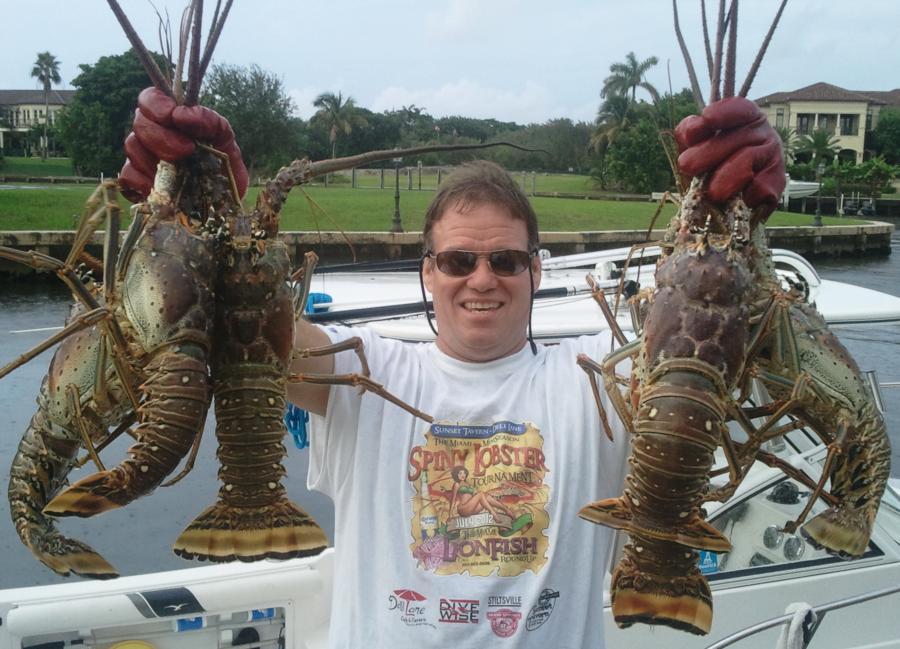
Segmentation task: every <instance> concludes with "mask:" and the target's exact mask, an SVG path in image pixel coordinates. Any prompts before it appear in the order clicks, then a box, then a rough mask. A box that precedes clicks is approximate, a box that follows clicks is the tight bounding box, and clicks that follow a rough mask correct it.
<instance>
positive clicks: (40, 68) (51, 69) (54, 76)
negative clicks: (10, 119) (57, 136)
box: [31, 52, 62, 160]
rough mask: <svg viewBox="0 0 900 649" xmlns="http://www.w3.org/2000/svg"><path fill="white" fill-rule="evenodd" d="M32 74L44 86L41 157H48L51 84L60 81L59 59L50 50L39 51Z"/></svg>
mask: <svg viewBox="0 0 900 649" xmlns="http://www.w3.org/2000/svg"><path fill="white" fill-rule="evenodd" d="M31 76H32V77H34V78H36V79H37V80H38V81H40V82H41V86H42V87H43V88H44V140H43V142H44V146H43V147H42V149H41V157H42V158H43V159H44V160H46V159H47V143H48V140H47V124H48V122H49V121H50V86H51V85H52V84H54V83H60V82H61V81H62V77H60V76H59V61H57V60H56V57H55V56H53V55H52V54H51V53H50V52H38V55H37V60H36V61H35V62H34V67H33V68H31Z"/></svg>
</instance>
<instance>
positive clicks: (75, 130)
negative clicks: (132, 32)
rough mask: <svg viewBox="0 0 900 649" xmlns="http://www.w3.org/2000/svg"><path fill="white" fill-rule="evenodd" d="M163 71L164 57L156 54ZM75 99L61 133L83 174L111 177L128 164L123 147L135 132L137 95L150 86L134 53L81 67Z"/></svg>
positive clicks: (75, 82)
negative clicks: (132, 126)
mask: <svg viewBox="0 0 900 649" xmlns="http://www.w3.org/2000/svg"><path fill="white" fill-rule="evenodd" d="M153 56H154V58H156V61H157V63H158V64H159V66H160V68H161V69H165V65H166V62H165V59H164V58H163V57H162V56H160V55H158V54H155V55H153ZM78 67H79V68H80V69H81V74H79V75H78V76H77V77H75V78H74V79H73V80H72V85H73V86H75V88H76V90H75V96H74V97H73V98H72V101H71V102H69V105H68V106H66V110H65V111H63V112H62V113H61V115H60V131H61V133H62V136H63V140H64V141H65V143H66V148H67V150H68V152H69V155H71V156H72V163H73V165H74V166H75V168H76V170H77V171H78V173H80V174H84V175H91V176H97V175H100V174H101V173H104V174H107V175H110V176H113V175H115V174H116V173H117V172H118V171H119V169H120V168H121V167H122V164H123V163H124V162H125V151H124V149H123V143H124V141H125V137H126V136H127V135H128V133H129V132H130V131H131V124H132V122H133V121H134V110H135V107H136V105H137V96H138V94H140V92H141V90H143V89H144V88H146V87H147V86H149V85H151V81H150V77H148V76H147V73H146V72H144V68H143V67H142V66H141V64H140V62H139V61H138V59H137V57H136V56H135V55H134V52H132V51H131V50H129V51H128V52H125V53H124V54H117V55H113V56H103V57H101V58H100V59H98V60H97V62H96V63H94V64H93V65H87V64H82V65H80V66H78Z"/></svg>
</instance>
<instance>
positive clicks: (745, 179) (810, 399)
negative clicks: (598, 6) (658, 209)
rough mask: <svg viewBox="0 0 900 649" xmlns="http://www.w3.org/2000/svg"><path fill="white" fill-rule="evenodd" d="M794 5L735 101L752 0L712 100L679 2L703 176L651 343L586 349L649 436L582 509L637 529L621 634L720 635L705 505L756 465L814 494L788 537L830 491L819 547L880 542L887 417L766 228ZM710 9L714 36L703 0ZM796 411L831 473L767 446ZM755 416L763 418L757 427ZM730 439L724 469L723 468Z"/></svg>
mask: <svg viewBox="0 0 900 649" xmlns="http://www.w3.org/2000/svg"><path fill="white" fill-rule="evenodd" d="M785 2H786V0H783V2H782V3H781V5H780V7H779V9H778V13H777V15H776V17H775V20H774V21H773V23H772V26H771V28H770V30H769V33H768V35H767V36H766V38H765V40H764V42H763V46H762V48H761V49H760V52H759V55H758V56H757V58H756V60H755V61H754V63H753V65H752V67H751V70H750V73H749V75H748V78H747V81H746V82H745V83H744V85H743V87H742V88H741V90H740V93H739V95H738V96H735V94H734V87H735V86H734V81H735V74H734V72H735V49H736V33H737V17H738V13H737V12H738V1H737V0H732V2H731V5H730V9H729V11H728V14H727V17H726V12H725V1H724V0H721V1H720V3H719V11H718V33H717V39H716V48H715V59H713V56H712V53H711V49H710V46H709V38H708V36H707V37H706V52H707V59H708V63H709V71H710V83H711V87H712V92H711V97H710V99H711V104H710V105H709V106H708V107H706V108H705V109H704V105H703V100H702V94H701V92H700V89H699V84H698V82H697V78H696V74H695V73H694V69H693V65H692V63H691V60H690V56H689V54H688V52H687V48H686V46H685V44H684V39H683V38H682V35H681V31H680V27H679V24H678V10H677V5H676V3H675V2H674V0H673V8H674V14H675V29H676V34H677V37H678V41H679V44H680V45H681V48H682V51H683V53H684V55H685V60H686V62H687V67H688V71H689V75H690V78H691V85H692V91H693V94H694V96H695V98H696V100H697V102H698V104H699V106H700V108H701V109H704V110H703V113H702V116H699V117H694V118H687V119H686V120H684V121H682V123H681V124H679V126H678V127H677V128H676V130H675V138H676V141H677V142H678V144H679V145H680V147H681V149H683V151H682V153H681V155H680V156H679V158H678V172H679V173H678V174H677V176H681V175H683V176H686V177H688V178H690V177H691V176H693V177H694V179H693V181H692V182H691V183H690V187H689V188H683V190H682V198H681V200H680V206H679V210H678V213H677V214H676V215H675V217H674V218H673V219H672V221H671V223H670V225H669V227H668V229H667V231H666V235H665V238H664V241H663V242H662V250H663V252H662V255H661V257H660V259H659V261H658V263H657V270H656V288H655V290H654V291H653V292H652V294H650V293H647V292H642V293H640V294H639V295H638V297H637V298H636V299H637V300H638V304H636V305H634V312H636V313H640V314H643V322H642V327H641V333H640V338H638V339H636V340H634V341H632V342H630V343H627V344H625V345H624V346H623V347H621V348H620V349H618V350H616V351H615V352H613V353H612V354H610V355H609V356H608V357H607V358H606V359H604V361H603V362H602V363H601V364H597V363H595V362H593V361H591V360H590V359H586V358H582V359H579V364H580V365H581V366H582V367H583V368H584V369H585V370H586V371H588V373H589V375H590V376H591V380H592V381H596V378H595V377H594V372H597V371H599V372H600V373H601V374H602V376H603V378H604V385H605V388H606V389H607V391H608V392H609V393H610V396H611V398H612V402H613V404H614V406H615V408H616V410H617V414H618V415H619V416H620V418H621V419H622V420H623V422H624V423H625V426H626V428H627V429H629V430H630V431H631V432H632V433H633V435H634V437H633V440H632V454H631V458H630V464H631V472H630V475H629V476H628V478H627V486H626V489H625V491H624V494H623V495H622V496H621V497H619V498H615V499H609V500H604V501H599V502H595V503H592V504H590V505H588V506H586V507H584V508H583V509H582V510H581V512H580V515H581V516H582V517H583V518H585V519H587V520H589V521H591V522H594V523H598V524H602V525H607V526H610V527H613V528H617V529H622V530H625V531H627V532H628V534H629V536H630V543H628V544H627V545H626V546H625V549H624V556H623V557H622V559H621V560H620V562H619V564H618V566H617V568H616V570H615V573H614V575H613V580H612V602H613V616H614V618H615V620H616V622H617V624H619V625H620V626H622V627H627V626H630V625H632V624H634V623H636V622H642V623H647V624H662V625H667V626H671V627H674V628H676V629H682V630H686V631H689V632H691V633H696V634H704V633H707V632H708V631H709V629H710V625H711V622H712V596H711V593H710V589H709V585H708V584H707V582H706V579H705V578H704V577H703V575H702V574H701V573H700V571H699V569H698V567H697V562H698V554H697V551H698V550H706V551H712V552H727V551H729V550H730V548H731V544H730V542H729V540H728V539H727V538H726V537H725V536H723V535H722V534H721V533H720V532H719V531H718V530H717V529H715V528H714V527H713V526H712V525H710V524H709V523H707V522H706V520H705V515H704V512H703V509H702V505H703V503H704V502H708V501H710V500H723V501H724V500H725V499H727V498H728V497H729V496H731V495H732V494H733V493H734V490H735V489H736V488H737V486H738V485H739V484H740V482H741V481H742V480H743V478H744V476H745V475H746V473H747V471H748V469H749V468H750V466H751V465H752V464H753V463H754V461H756V460H758V459H759V460H762V461H764V462H767V463H770V464H772V465H774V466H778V467H779V468H781V469H783V470H785V471H786V472H788V473H789V474H790V475H791V476H792V477H794V478H796V479H798V480H800V481H801V482H803V483H805V484H807V485H808V486H809V487H810V488H811V489H812V494H811V495H810V497H809V500H808V505H807V506H806V508H805V509H804V510H803V512H802V513H801V514H800V515H799V516H798V517H797V519H796V520H794V521H789V522H788V523H786V524H785V526H784V528H785V530H787V531H789V532H793V531H794V530H796V529H797V528H798V527H800V526H801V525H802V524H803V522H804V520H805V519H806V517H807V515H808V514H809V512H810V510H811V507H812V505H813V503H814V502H815V501H816V500H817V499H818V498H820V497H821V498H822V499H824V500H825V501H826V502H827V503H828V504H829V505H830V507H829V508H828V509H826V510H825V511H824V512H822V513H821V514H819V515H817V516H816V517H814V518H813V519H812V520H810V521H809V522H807V523H806V524H805V525H803V527H802V528H800V529H801V531H802V533H803V534H804V535H805V536H807V538H809V539H810V541H811V542H812V543H813V544H814V545H817V546H819V547H824V548H825V549H827V550H828V551H829V552H832V553H835V554H839V555H843V556H850V557H853V556H860V555H861V554H862V553H863V552H864V551H865V549H866V546H867V544H868V540H869V536H870V534H871V530H872V523H873V521H874V516H875V512H876V511H877V508H878V505H879V502H880V499H881V495H882V493H883V491H884V487H885V484H886V482H887V478H888V476H889V473H890V449H889V446H888V439H887V435H886V431H885V425H884V421H883V419H882V417H881V415H880V414H879V412H878V411H877V409H876V408H875V405H874V402H873V399H872V395H871V394H870V391H869V389H868V387H867V385H866V384H865V383H864V381H863V379H862V378H861V376H860V373H859V369H858V368H857V366H856V364H855V363H854V362H853V360H852V358H851V357H850V355H849V353H848V352H847V351H846V349H845V348H844V347H843V346H842V345H841V343H840V342H839V341H838V340H837V338H836V337H835V336H834V334H833V333H831V331H829V330H828V328H827V326H826V325H825V323H824V320H823V319H822V318H821V316H819V315H818V313H817V312H815V310H814V309H813V308H811V307H809V306H806V305H804V304H802V303H801V302H800V300H799V295H798V293H797V292H796V291H793V290H790V289H788V290H785V289H784V288H783V287H782V284H781V282H780V281H779V279H778V277H777V276H776V274H775V271H774V267H773V264H772V263H771V256H770V254H769V251H768V248H767V247H766V244H765V238H764V232H763V229H764V224H765V221H766V219H767V218H768V216H769V214H770V213H771V212H772V211H773V210H774V208H775V204H776V201H777V200H778V197H779V195H780V193H781V191H782V190H783V188H784V182H785V181H784V167H783V161H782V158H781V151H780V146H779V142H778V140H777V136H774V132H773V131H772V129H771V127H769V126H768V124H767V121H766V117H765V116H764V115H763V114H762V113H761V112H760V111H759V110H758V109H757V108H756V106H755V104H753V103H752V102H750V101H748V100H746V99H744V97H745V96H746V94H747V92H748V91H749V87H750V84H751V82H752V80H753V77H754V75H755V73H756V70H757V68H758V66H759V63H760V61H761V59H762V56H763V54H764V52H765V49H766V47H767V45H768V42H769V40H770V38H771V35H772V33H773V31H774V29H775V26H776V24H777V22H778V19H779V18H780V16H781V12H782V11H783V9H784V5H785ZM702 11H703V17H704V20H703V25H704V32H706V17H705V6H703V7H702ZM726 33H727V35H728V46H727V52H726V54H725V56H726V61H725V64H724V72H725V73H724V78H723V77H722V74H721V72H722V69H723V66H722V53H723V52H722V50H723V45H724V41H725V35H726ZM720 80H721V81H722V85H723V89H722V97H723V98H722V99H720V96H719V93H720V88H719V86H720ZM773 136H774V137H773ZM748 204H750V205H752V206H753V208H752V209H751V208H750V207H748ZM610 324H611V326H615V323H614V322H613V321H611V322H610ZM626 358H630V359H632V360H633V369H632V374H631V377H630V379H627V378H625V377H618V376H616V374H615V367H616V366H617V365H618V364H619V363H620V362H621V361H623V360H625V359H626ZM754 378H756V379H759V380H760V381H761V382H762V384H763V385H764V386H765V387H766V388H767V389H768V391H769V392H770V394H771V395H772V396H773V397H774V398H775V401H774V402H773V403H772V404H770V405H769V406H766V407H747V406H745V403H746V402H747V400H748V398H749V395H750V384H751V381H752V380H753V379H754ZM623 385H627V386H629V387H630V390H623ZM598 389H599V388H597V387H596V384H595V392H596V391H597V390H598ZM598 405H599V400H598ZM786 415H791V416H792V417H794V418H796V419H797V420H799V421H801V422H803V423H804V424H806V425H808V426H809V427H810V428H811V429H812V430H813V431H814V432H815V433H816V434H817V435H818V436H819V437H820V438H821V440H822V442H823V443H825V444H826V445H827V447H828V454H827V457H826V460H825V463H824V467H823V470H822V474H821V477H820V478H819V479H818V480H812V479H811V478H809V477H808V476H806V475H805V474H802V473H801V472H799V471H797V470H795V469H793V468H792V467H790V466H789V465H787V464H786V463H784V462H780V461H779V460H778V459H777V458H775V457H773V456H771V455H769V454H768V453H766V452H764V451H762V450H761V445H762V444H763V443H764V442H766V441H768V440H770V439H773V438H775V437H777V436H779V435H782V434H784V433H785V432H786V431H788V430H791V429H793V428H794V426H793V424H784V425H782V424H780V422H781V420H782V419H783V418H784V417H785V416H786ZM757 417H763V419H764V421H763V423H762V424H761V425H754V423H753V422H752V419H754V418H757ZM731 421H734V422H736V424H737V425H738V426H739V427H740V428H742V429H743V430H744V432H746V434H747V437H748V440H747V441H746V442H744V443H738V442H736V441H734V440H732V438H731V436H730V433H729V429H728V424H729V422H731ZM607 433H608V434H609V431H607ZM719 448H721V449H722V450H723V452H724V456H725V458H726V461H727V467H726V468H723V469H714V467H713V464H714V454H715V452H716V450H717V449H719ZM725 472H727V473H728V474H729V480H728V482H727V483H726V484H725V485H724V486H722V487H719V488H713V487H712V486H711V485H710V478H711V477H712V476H714V475H716V474H721V473H725ZM826 484H830V488H829V489H827V490H826V488H825V487H826Z"/></svg>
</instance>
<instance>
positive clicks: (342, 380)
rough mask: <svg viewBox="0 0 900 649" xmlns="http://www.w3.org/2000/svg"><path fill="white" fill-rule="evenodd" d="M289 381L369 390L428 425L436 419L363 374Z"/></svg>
mask: <svg viewBox="0 0 900 649" xmlns="http://www.w3.org/2000/svg"><path fill="white" fill-rule="evenodd" d="M288 381H290V382H293V383H316V384H319V385H349V386H352V387H355V388H361V389H363V390H368V391H369V392H371V393H372V394H377V395H378V396H379V397H381V398H382V399H384V400H385V401H390V402H391V403H393V404H394V405H395V406H399V407H400V408H403V409H404V410H405V411H406V412H408V413H409V414H411V415H413V416H414V417H418V418H419V419H421V420H422V421H427V422H428V423H431V422H433V421H434V417H432V416H431V415H429V414H426V413H424V412H422V411H421V410H419V409H418V408H415V407H413V406H411V405H409V404H408V403H406V402H405V401H403V400H402V399H401V398H400V397H398V396H396V395H394V394H392V393H391V392H389V391H388V390H386V389H385V387H384V386H383V385H381V384H380V383H376V382H375V381H373V380H372V379H370V378H369V377H368V376H363V375H362V374H290V375H288Z"/></svg>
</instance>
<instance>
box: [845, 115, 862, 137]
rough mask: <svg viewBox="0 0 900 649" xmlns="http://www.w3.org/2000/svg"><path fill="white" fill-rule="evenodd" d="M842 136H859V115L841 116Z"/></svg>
mask: <svg viewBox="0 0 900 649" xmlns="http://www.w3.org/2000/svg"><path fill="white" fill-rule="evenodd" d="M841 135H859V115H841Z"/></svg>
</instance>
